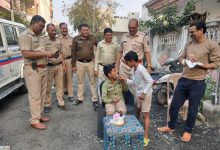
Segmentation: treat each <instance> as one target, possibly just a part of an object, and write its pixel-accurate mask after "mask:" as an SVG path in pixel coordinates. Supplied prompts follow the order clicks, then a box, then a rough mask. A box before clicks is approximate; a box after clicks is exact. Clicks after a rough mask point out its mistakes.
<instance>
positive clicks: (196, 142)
mask: <svg viewBox="0 0 220 150" xmlns="http://www.w3.org/2000/svg"><path fill="white" fill-rule="evenodd" d="M74 79H75V77H74ZM74 81H76V80H74ZM75 85H76V82H75ZM75 89H76V87H75ZM85 91H86V92H85V101H84V103H83V104H81V105H79V106H74V105H73V104H72V103H69V102H68V100H67V97H66V96H65V101H66V105H67V107H68V110H65V111H61V110H60V109H58V108H57V107H56V105H57V102H56V98H55V92H53V105H52V110H51V112H50V117H51V122H49V123H47V125H48V129H47V130H44V131H39V130H36V129H33V128H32V127H30V125H29V118H30V113H29V106H28V97H27V94H24V95H21V94H19V93H14V94H12V95H10V96H8V97H6V98H5V99H4V101H1V102H0V146H10V148H11V150H102V149H103V142H102V141H101V142H100V140H98V139H97V136H96V132H97V112H95V111H94V110H93V107H92V102H91V92H90V89H89V86H88V81H86V86H85ZM75 94H76V90H75ZM166 109H167V108H166V107H164V106H158V105H156V104H155V102H154V101H153V102H152V108H151V113H150V114H151V125H150V143H149V146H148V148H147V149H148V150H218V149H220V142H219V141H220V128H219V127H213V126H209V124H208V123H205V124H202V123H200V122H197V123H196V126H195V129H194V131H193V133H194V134H193V137H192V141H191V142H189V143H183V142H181V140H180V137H181V134H182V133H183V129H184V121H182V120H179V121H178V124H177V128H176V131H175V132H174V133H173V134H171V135H170V134H160V133H158V132H157V130H156V128H157V127H159V126H162V125H165V124H166Z"/></svg>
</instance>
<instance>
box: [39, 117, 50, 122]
mask: <svg viewBox="0 0 220 150" xmlns="http://www.w3.org/2000/svg"><path fill="white" fill-rule="evenodd" d="M48 121H50V118H49V117H41V118H40V122H48Z"/></svg>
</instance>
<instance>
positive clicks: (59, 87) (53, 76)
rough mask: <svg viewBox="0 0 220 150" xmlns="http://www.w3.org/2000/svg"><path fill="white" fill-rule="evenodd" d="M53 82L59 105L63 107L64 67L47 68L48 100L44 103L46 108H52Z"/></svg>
mask: <svg viewBox="0 0 220 150" xmlns="http://www.w3.org/2000/svg"><path fill="white" fill-rule="evenodd" d="M53 80H54V82H55V87H56V96H57V101H58V105H60V106H63V105H64V100H63V66H62V65H61V64H60V65H59V66H48V68H47V94H46V95H47V98H46V100H45V102H44V107H51V104H52V99H51V89H52V84H53Z"/></svg>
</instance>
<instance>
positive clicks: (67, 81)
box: [63, 59, 74, 97]
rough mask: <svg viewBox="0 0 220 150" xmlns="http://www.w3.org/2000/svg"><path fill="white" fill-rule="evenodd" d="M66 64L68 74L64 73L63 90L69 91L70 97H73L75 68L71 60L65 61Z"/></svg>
mask: <svg viewBox="0 0 220 150" xmlns="http://www.w3.org/2000/svg"><path fill="white" fill-rule="evenodd" d="M65 64H66V73H64V78H63V85H64V86H63V88H64V90H67V91H68V96H69V97H73V93H74V92H73V68H72V62H71V59H66V60H65Z"/></svg>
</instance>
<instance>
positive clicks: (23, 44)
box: [18, 28, 47, 65]
mask: <svg viewBox="0 0 220 150" xmlns="http://www.w3.org/2000/svg"><path fill="white" fill-rule="evenodd" d="M18 45H19V47H20V49H21V50H28V51H45V48H44V46H43V43H42V37H41V36H40V35H37V34H35V33H34V32H33V31H32V30H31V29H30V28H29V29H27V30H25V31H24V32H22V33H21V35H20V36H19V37H18ZM32 61H33V59H26V58H24V64H31V62H32ZM34 61H36V62H37V64H42V65H46V64H47V57H42V58H39V59H35V60H34Z"/></svg>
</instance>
